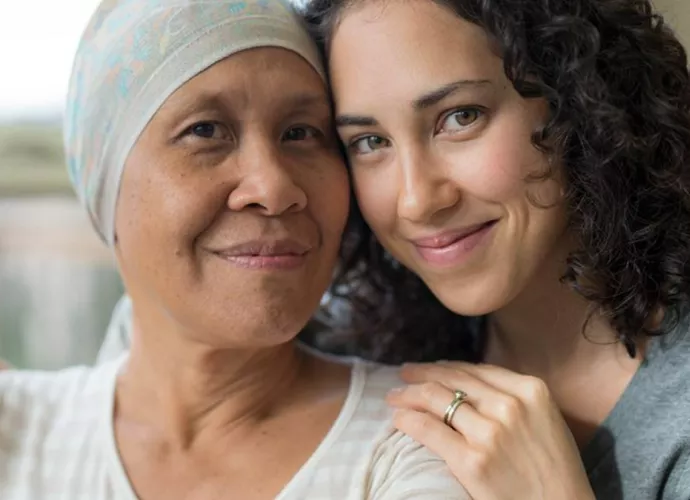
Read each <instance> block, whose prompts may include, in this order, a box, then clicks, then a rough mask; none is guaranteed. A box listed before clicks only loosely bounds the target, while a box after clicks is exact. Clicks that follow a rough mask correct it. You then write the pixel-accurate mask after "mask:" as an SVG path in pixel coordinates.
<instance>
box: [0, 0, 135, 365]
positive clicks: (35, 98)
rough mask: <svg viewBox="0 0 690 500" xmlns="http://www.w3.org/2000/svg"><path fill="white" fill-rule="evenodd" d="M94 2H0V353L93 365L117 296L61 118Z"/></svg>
mask: <svg viewBox="0 0 690 500" xmlns="http://www.w3.org/2000/svg"><path fill="white" fill-rule="evenodd" d="M96 5H98V0H69V2H68V3H65V2H55V1H53V0H36V1H34V2H8V1H4V0H3V1H0V61H2V78H0V357H2V358H4V359H6V360H8V361H9V362H10V363H12V364H13V365H15V366H18V367H31V368H46V369H52V368H59V367H63V366H67V365H71V364H75V363H91V362H92V361H93V359H94V356H95V353H96V352H97V350H98V348H99V346H100V344H101V341H102V339H103V336H104V332H105V328H106V326H107V323H108V320H109V318H110V312H111V310H112V308H113V305H114V303H115V302H116V301H117V299H118V298H119V296H120V295H121V294H122V285H121V283H120V281H119V279H118V275H117V272H116V270H115V268H114V265H113V260H112V258H111V255H110V253H109V252H108V251H107V250H106V249H105V247H104V246H103V244H101V242H100V241H99V240H98V238H97V237H96V236H95V235H94V233H93V232H92V231H91V228H90V226H89V222H88V220H87V217H86V215H85V214H84V213H83V211H82V210H81V209H80V207H79V205H78V204H77V202H76V200H75V198H74V197H73V195H72V191H71V188H70V185H69V182H68V179H67V174H66V170H65V167H64V163H63V155H62V135H61V134H62V132H61V130H60V122H61V119H62V107H63V101H64V99H65V94H66V90H67V81H68V78H69V72H70V69H71V63H72V55H73V54H74V52H75V51H76V48H77V44H78V42H79V37H80V35H81V32H82V30H83V29H84V28H85V27H86V24H87V22H88V19H89V17H90V16H91V13H92V12H93V11H94V10H95V8H96Z"/></svg>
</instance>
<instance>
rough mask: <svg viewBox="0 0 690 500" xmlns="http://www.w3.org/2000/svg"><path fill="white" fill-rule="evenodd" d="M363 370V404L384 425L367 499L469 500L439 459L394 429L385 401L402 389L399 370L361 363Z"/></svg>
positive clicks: (390, 411)
mask: <svg viewBox="0 0 690 500" xmlns="http://www.w3.org/2000/svg"><path fill="white" fill-rule="evenodd" d="M362 369H363V370H364V372H365V373H366V383H365V384H364V388H363V392H362V403H363V405H365V406H366V407H367V408H369V409H370V410H371V411H372V413H374V412H377V413H378V414H379V415H380V416H381V419H382V420H384V421H385V422H386V425H385V427H382V429H381V430H382V433H381V435H380V436H379V439H378V440H377V447H376V449H375V451H374V454H373V457H372V466H371V470H370V481H371V482H370V484H369V492H370V498H372V499H376V500H387V499H391V500H404V499H408V498H409V499H417V498H425V499H428V500H451V499H452V500H463V499H469V498H470V497H469V495H468V494H467V492H466V491H465V489H464V488H463V487H462V486H461V485H460V483H458V481H457V479H456V478H455V477H454V476H453V475H452V473H451V472H450V470H449V469H448V467H447V466H446V464H445V462H444V461H443V460H442V459H441V458H439V457H438V456H436V455H434V454H433V453H432V452H431V451H429V450H428V449H427V448H425V447H423V446H422V445H420V444H418V443H417V442H415V441H413V440H412V439H411V438H410V437H408V436H406V435H405V434H402V433H401V432H399V431H397V430H396V429H395V428H394V427H393V422H392V420H393V411H392V410H391V409H390V408H389V407H388V405H387V404H386V400H385V398H386V394H387V393H388V392H389V391H390V390H391V389H394V388H396V387H400V386H401V385H402V382H401V380H400V378H399V377H398V370H399V368H398V367H393V366H384V365H377V364H373V363H363V365H362Z"/></svg>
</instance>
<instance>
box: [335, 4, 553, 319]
mask: <svg viewBox="0 0 690 500" xmlns="http://www.w3.org/2000/svg"><path fill="white" fill-rule="evenodd" d="M329 64H330V70H331V78H332V85H333V93H334V97H335V102H336V120H337V125H338V132H339V134H340V137H341V139H342V141H343V142H344V144H345V146H346V148H347V154H348V157H349V162H350V165H351V169H352V177H353V180H354V188H355V191H356V195H357V198H358V200H359V204H360V207H361V210H362V213H363V215H364V217H365V219H366V220H367V222H368V223H369V225H370V226H371V228H372V230H373V231H374V233H375V234H376V236H377V238H378V239H379V241H380V242H381V244H383V246H384V247H386V249H387V250H388V251H389V252H390V253H391V254H392V255H393V256H394V257H395V258H396V259H398V260H399V261H400V262H401V263H402V264H404V265H405V266H407V267H408V268H409V269H411V270H412V271H413V272H415V273H416V274H418V275H419V276H420V277H421V278H422V279H423V280H424V281H425V282H426V284H427V285H428V286H429V287H430V289H431V290H432V291H433V292H434V293H435V294H436V295H437V296H438V298H439V299H440V300H441V301H442V302H443V303H444V304H445V305H446V306H448V307H449V308H450V309H452V310H454V311H455V312H457V313H459V314H466V315H478V314H486V313H489V312H493V311H496V310H498V309H500V308H502V307H504V306H505V305H507V304H508V303H509V302H510V301H512V300H513V299H514V298H515V297H516V296H517V295H518V294H520V292H521V291H522V290H524V289H525V288H526V287H527V286H528V284H529V282H530V281H531V280H532V279H533V278H534V277H535V275H536V274H537V273H539V272H540V268H541V267H542V266H544V264H545V261H546V259H547V258H548V257H549V255H550V254H551V253H554V252H555V250H556V248H557V247H560V246H561V242H562V241H565V237H564V235H565V228H566V214H565V209H564V204H563V203H561V201H562V200H561V198H562V196H561V193H562V188H561V185H560V183H559V180H558V171H557V169H556V176H554V177H553V178H550V179H548V180H545V181H534V179H528V177H529V176H530V175H533V174H539V173H544V172H545V171H546V170H547V169H548V168H549V159H548V158H547V157H546V156H545V155H544V154H542V153H541V152H539V151H538V150H537V149H536V148H535V147H534V146H533V145H532V143H531V137H532V133H533V132H534V131H536V130H538V129H539V128H540V127H541V126H542V125H543V124H544V123H545V120H546V119H547V116H548V109H547V105H546V103H545V101H544V100H541V99H523V98H522V97H521V96H520V95H519V94H518V93H517V92H516V91H515V89H514V88H513V86H512V85H511V82H510V81H509V80H508V79H507V78H506V76H505V73H504V70H503V62H502V60H501V59H500V57H498V55H497V54H496V52H495V50H493V49H492V46H491V44H490V41H489V39H488V37H487V35H486V34H485V33H484V31H483V30H482V29H481V28H480V27H478V26H476V25H474V24H471V23H469V22H467V21H465V20H463V19H461V18H460V17H458V16H457V15H455V14H454V13H452V12H451V11H450V10H448V9H446V8H445V7H442V6H439V5H438V4H436V3H435V2H433V1H431V0H405V1H400V0H393V1H390V2H363V3H362V4H361V5H357V4H355V5H354V6H353V7H351V8H350V9H349V10H346V11H345V12H344V13H343V15H342V17H341V20H340V23H339V24H338V25H337V27H336V31H335V33H334V36H333V39H332V45H331V47H330V60H329ZM545 207H550V208H545Z"/></svg>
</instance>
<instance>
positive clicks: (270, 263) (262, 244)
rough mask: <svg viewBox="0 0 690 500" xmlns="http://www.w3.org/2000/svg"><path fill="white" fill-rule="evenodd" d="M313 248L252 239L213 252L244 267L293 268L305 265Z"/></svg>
mask: <svg viewBox="0 0 690 500" xmlns="http://www.w3.org/2000/svg"><path fill="white" fill-rule="evenodd" d="M311 250H312V248H311V247H310V246H309V245H305V244H303V243H300V242H297V241H293V240H279V241H250V242H247V243H243V244H240V245H235V246H233V247H229V248H225V249H220V250H214V251H212V253H213V254H214V255H216V256H217V257H219V258H221V259H223V260H224V261H226V262H228V263H230V264H233V265H235V266H237V267H240V268H243V269H257V270H261V269H263V270H293V269H298V268H300V267H302V266H303V265H304V263H305V262H306V260H307V257H308V255H309V253H310V252H311Z"/></svg>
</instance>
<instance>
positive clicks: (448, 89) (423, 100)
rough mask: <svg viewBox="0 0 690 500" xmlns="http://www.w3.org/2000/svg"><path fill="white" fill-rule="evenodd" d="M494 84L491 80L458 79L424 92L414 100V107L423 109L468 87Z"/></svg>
mask: <svg viewBox="0 0 690 500" xmlns="http://www.w3.org/2000/svg"><path fill="white" fill-rule="evenodd" d="M487 85H492V83H491V81H490V80H458V81H456V82H452V83H448V84H446V85H443V86H442V87H439V88H437V89H434V90H432V91H430V92H427V93H425V94H422V95H421V96H420V97H418V98H417V99H415V100H414V101H412V107H413V108H414V109H416V110H422V109H426V108H429V107H431V106H433V105H434V104H438V103H439V102H441V101H442V100H443V99H445V98H446V97H448V96H450V95H452V94H454V93H456V92H458V91H460V90H464V89H467V88H476V87H485V86H487Z"/></svg>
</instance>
